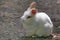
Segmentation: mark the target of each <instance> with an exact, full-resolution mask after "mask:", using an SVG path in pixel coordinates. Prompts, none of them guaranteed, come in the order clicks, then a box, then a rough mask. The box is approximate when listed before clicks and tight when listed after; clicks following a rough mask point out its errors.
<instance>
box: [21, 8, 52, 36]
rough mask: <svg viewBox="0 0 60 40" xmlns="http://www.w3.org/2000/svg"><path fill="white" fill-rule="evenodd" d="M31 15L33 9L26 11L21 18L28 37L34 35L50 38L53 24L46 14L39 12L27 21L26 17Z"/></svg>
mask: <svg viewBox="0 0 60 40" xmlns="http://www.w3.org/2000/svg"><path fill="white" fill-rule="evenodd" d="M29 15H31V9H28V10H26V11H25V12H24V14H23V16H22V17H21V19H22V20H24V22H23V26H24V28H25V30H26V36H32V35H34V34H36V35H38V36H43V35H44V36H48V35H50V34H51V33H52V30H53V23H52V21H51V19H50V17H49V16H48V15H47V14H46V13H44V12H37V13H36V15H35V16H32V18H30V19H27V18H26V17H27V16H29Z"/></svg>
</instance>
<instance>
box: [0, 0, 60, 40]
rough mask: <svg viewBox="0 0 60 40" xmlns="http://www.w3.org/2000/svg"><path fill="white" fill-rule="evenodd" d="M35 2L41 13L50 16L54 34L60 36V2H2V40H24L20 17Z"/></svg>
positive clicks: (31, 0) (40, 0) (0, 28)
mask: <svg viewBox="0 0 60 40" xmlns="http://www.w3.org/2000/svg"><path fill="white" fill-rule="evenodd" d="M33 1H35V2H37V8H38V9H39V11H40V12H41V11H42V12H46V13H47V14H48V15H49V16H50V18H51V20H52V21H53V24H54V30H53V33H54V34H56V35H60V0H0V40H23V39H21V38H20V37H21V36H24V31H23V30H24V29H23V27H22V25H21V21H20V17H21V16H22V15H23V13H24V11H25V10H26V9H27V8H28V6H29V5H30V3H31V2H33ZM57 40H58V39H57Z"/></svg>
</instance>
